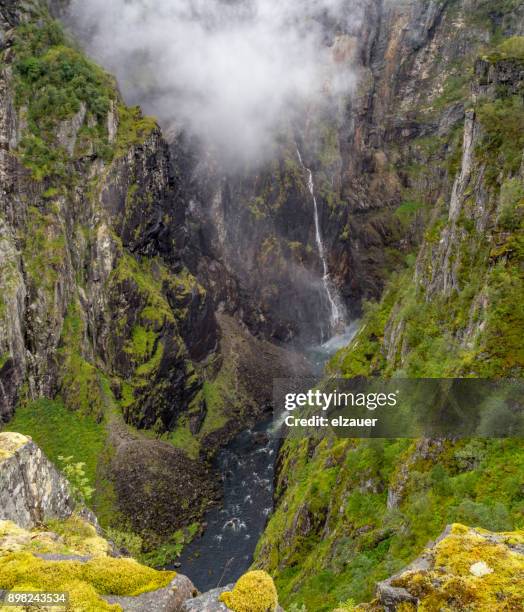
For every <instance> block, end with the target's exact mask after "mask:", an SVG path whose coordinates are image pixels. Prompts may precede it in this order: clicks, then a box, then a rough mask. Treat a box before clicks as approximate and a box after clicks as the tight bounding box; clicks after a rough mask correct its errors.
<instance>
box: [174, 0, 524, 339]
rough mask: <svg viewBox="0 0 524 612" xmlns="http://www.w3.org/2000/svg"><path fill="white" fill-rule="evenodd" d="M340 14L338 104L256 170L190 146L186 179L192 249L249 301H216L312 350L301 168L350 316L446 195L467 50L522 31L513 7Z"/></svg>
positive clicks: (461, 112) (286, 134)
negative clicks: (211, 260)
mask: <svg viewBox="0 0 524 612" xmlns="http://www.w3.org/2000/svg"><path fill="white" fill-rule="evenodd" d="M351 8H352V12H353V13H354V14H355V16H356V19H355V22H356V23H357V25H354V26H348V25H346V24H344V23H342V22H340V23H332V24H327V25H326V44H327V45H329V46H330V49H331V50H332V54H333V56H334V58H335V61H336V62H338V63H340V64H341V65H343V66H344V70H346V71H347V73H348V74H353V75H355V78H356V83H357V85H356V91H355V92H354V93H353V94H352V95H350V96H349V97H348V99H347V100H345V101H344V105H343V108H340V107H337V104H336V103H335V101H334V100H333V101H332V105H331V107H330V102H329V101H328V102H327V103H326V109H325V110H324V111H323V112H321V111H320V110H319V109H313V110H312V111H311V113H310V115H309V116H306V117H304V119H303V120H302V121H298V122H295V124H294V125H293V126H292V127H291V126H289V127H288V129H287V131H286V130H283V132H282V133H281V134H280V138H279V146H278V148H277V150H276V152H275V155H274V159H273V160H272V161H271V162H269V163H267V164H265V165H263V166H262V167H261V168H257V170H256V172H250V171H243V172H242V171H237V172H236V173H231V172H227V170H226V169H223V168H221V166H220V162H219V161H217V160H215V159H213V158H212V157H210V156H209V154H208V152H207V151H201V150H198V148H197V151H196V152H195V151H193V155H194V163H193V164H191V163H189V164H188V165H187V166H186V169H185V173H184V174H185V177H186V179H189V182H188V186H187V193H188V194H189V198H190V201H191V211H192V215H194V216H195V218H196V219H197V220H198V223H197V226H198V229H199V236H200V238H202V239H203V247H202V248H203V250H204V251H207V252H210V253H213V254H214V255H213V256H214V257H215V258H216V259H218V260H220V261H221V262H222V263H223V264H224V265H225V267H226V268H227V269H228V270H229V271H230V273H231V275H232V276H234V277H235V278H236V279H237V281H238V283H239V286H240V294H241V296H244V297H245V296H247V298H246V299H244V300H242V297H241V299H240V301H238V300H237V301H236V302H235V301H229V302H228V301H227V299H225V294H224V291H222V301H223V303H224V306H225V307H226V308H233V309H236V310H237V312H239V311H240V312H241V314H242V316H243V318H244V320H246V321H247V322H248V324H249V325H250V326H251V328H252V329H255V330H257V331H260V332H261V333H264V334H265V335H266V336H269V337H274V338H277V339H280V340H282V339H290V338H295V337H297V336H298V337H299V339H301V340H302V341H303V342H305V343H307V342H312V341H318V339H319V337H320V336H321V332H322V330H321V326H322V324H323V322H325V320H326V319H328V316H329V303H328V302H327V300H326V298H325V292H324V291H323V288H322V283H321V277H322V274H323V271H322V265H321V261H320V258H319V253H318V249H317V245H316V238H315V222H314V209H313V202H312V198H311V194H310V192H309V188H308V175H307V171H306V168H305V167H304V165H305V166H307V167H308V168H310V169H311V170H312V173H313V180H314V185H315V195H316V198H317V203H318V209H319V218H320V226H321V229H322V234H323V238H324V242H325V250H326V252H327V259H328V267H329V271H330V273H331V276H332V278H333V280H334V282H335V284H336V285H337V288H338V290H339V293H340V294H341V295H342V297H343V300H344V302H345V304H346V305H347V308H348V310H349V311H350V314H351V315H353V316H357V315H360V313H361V304H362V300H367V299H377V298H378V297H380V295H381V294H382V291H383V289H384V286H385V283H386V280H387V279H388V278H389V275H390V274H391V272H392V271H393V270H396V269H398V268H399V267H400V266H402V264H403V262H404V260H405V258H406V256H408V255H409V254H410V253H413V251H414V249H415V247H416V246H417V245H418V244H420V241H421V239H422V233H423V228H424V225H425V223H426V222H427V219H428V215H430V214H431V211H432V210H433V207H434V205H435V203H436V202H438V201H439V200H440V199H444V200H447V199H449V198H450V197H451V187H452V185H453V179H454V174H455V171H456V168H455V167H454V166H453V163H454V162H453V160H454V158H453V155H455V156H458V155H459V154H460V148H461V145H462V130H463V126H464V117H465V111H466V104H467V93H468V87H469V82H470V77H471V70H472V69H473V65H474V60H475V58H476V56H477V53H478V52H479V50H480V49H481V48H482V47H483V46H484V45H486V44H489V41H490V39H491V37H492V35H493V32H494V31H495V30H496V31H497V34H496V35H497V36H499V35H501V36H510V35H512V34H517V35H518V34H519V33H520V32H521V30H522V7H520V5H519V3H518V2H514V3H511V2H510V3H508V4H507V5H504V7H500V8H497V7H495V8H491V7H490V6H489V5H488V3H485V2H482V1H480V0H479V1H464V2H459V1H444V0H443V1H435V2H419V1H418V0H417V1H415V0H414V1H408V2H402V3H400V2H386V1H382V0H363V1H359V2H353V3H352V5H351ZM327 97H328V96H327ZM189 148H190V149H191V147H189ZM297 148H298V149H299V150H300V153H301V156H302V158H303V160H304V165H302V164H301V163H300V161H299V158H298V154H297ZM187 159H191V155H189V156H188V157H187ZM446 160H449V164H448V162H447V161H446ZM314 313H321V316H320V317H318V316H317V317H316V316H314Z"/></svg>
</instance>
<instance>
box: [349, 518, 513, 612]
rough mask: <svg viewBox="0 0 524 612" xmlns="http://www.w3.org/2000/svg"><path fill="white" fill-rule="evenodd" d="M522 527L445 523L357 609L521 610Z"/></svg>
mask: <svg viewBox="0 0 524 612" xmlns="http://www.w3.org/2000/svg"><path fill="white" fill-rule="evenodd" d="M523 580H524V531H522V530H520V531H515V532H511V533H491V532H489V531H486V530H484V529H472V528H470V527H465V526H464V525H459V524H455V525H450V526H448V527H447V528H446V530H445V531H444V533H443V534H442V535H441V536H440V537H439V538H438V539H437V540H436V542H435V543H433V544H431V545H430V546H429V547H428V548H427V549H426V550H425V551H424V553H423V554H422V555H421V556H420V557H419V558H418V559H416V560H415V561H414V562H413V563H411V565H409V566H408V567H407V568H406V569H405V570H403V571H402V572H400V573H399V574H397V575H395V576H393V577H391V578H389V579H388V580H385V581H384V582H381V583H379V584H378V586H377V592H376V594H377V598H376V600H375V601H374V602H373V603H371V604H362V605H361V606H359V607H358V609H360V610H370V611H371V610H372V611H373V612H379V611H385V612H394V611H397V610H402V611H403V612H408V611H409V610H417V609H424V610H521V609H522V607H521V606H522V600H523V596H524V589H523V586H522V585H523Z"/></svg>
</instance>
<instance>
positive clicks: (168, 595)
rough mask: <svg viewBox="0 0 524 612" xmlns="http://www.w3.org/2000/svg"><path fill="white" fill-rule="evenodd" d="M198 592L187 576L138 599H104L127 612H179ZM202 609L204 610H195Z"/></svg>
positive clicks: (179, 576) (177, 577)
mask: <svg viewBox="0 0 524 612" xmlns="http://www.w3.org/2000/svg"><path fill="white" fill-rule="evenodd" d="M197 593H198V591H197V590H196V588H195V586H194V584H193V583H192V582H191V580H189V578H187V577H186V576H182V575H177V576H176V577H175V578H174V579H173V580H172V581H171V582H170V583H169V585H168V586H167V587H166V588H165V589H158V590H156V591H152V592H151V593H144V594H143V595H139V596H138V597H104V599H105V600H106V601H107V602H108V603H110V604H117V605H119V606H120V607H121V608H122V610H124V611H125V612H151V611H152V610H154V611H155V612H179V611H181V610H184V609H185V608H184V607H183V605H184V602H185V601H186V600H188V599H189V600H191V598H193V597H194V596H195V595H196V594H197ZM195 609H202V608H195Z"/></svg>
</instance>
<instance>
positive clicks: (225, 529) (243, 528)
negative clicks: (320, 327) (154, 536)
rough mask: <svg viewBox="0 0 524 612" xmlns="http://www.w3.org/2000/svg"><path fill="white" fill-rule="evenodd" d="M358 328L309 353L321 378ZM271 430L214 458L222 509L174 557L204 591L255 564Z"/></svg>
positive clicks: (271, 467) (266, 505)
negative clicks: (220, 488) (254, 556)
mask: <svg viewBox="0 0 524 612" xmlns="http://www.w3.org/2000/svg"><path fill="white" fill-rule="evenodd" d="M357 330H358V325H357V324H356V323H354V324H352V325H350V326H348V327H347V328H346V329H345V331H344V333H343V334H340V335H339V336H335V337H334V338H331V340H329V341H328V342H326V343H324V344H322V345H320V346H317V347H314V348H312V349H311V350H310V351H308V356H309V357H310V359H311V361H312V362H313V363H314V366H315V371H316V373H317V374H318V375H319V376H320V374H321V373H322V369H323V367H324V365H325V363H326V361H327V360H328V359H329V357H330V356H331V355H332V354H333V353H335V352H336V351H337V350H338V349H340V348H342V347H343V346H346V345H347V344H349V342H350V341H351V340H352V338H353V337H354V335H355V333H356V332H357ZM271 427H272V422H268V423H263V424H260V425H259V426H258V427H256V428H255V429H253V430H248V431H245V432H243V433H242V434H240V435H239V436H238V437H237V438H236V439H235V440H234V441H233V442H232V443H231V444H229V445H228V446H227V447H226V448H225V449H223V450H222V451H220V452H219V453H218V455H217V458H216V459H215V462H214V467H215V469H216V470H217V472H218V473H220V474H221V475H222V478H223V486H224V496H223V505H222V506H221V507H213V508H211V509H210V510H209V511H208V512H207V513H206V516H205V519H204V520H205V522H206V523H207V528H206V530H205V532H204V533H203V535H202V536H201V537H199V538H197V539H195V540H194V541H193V542H192V543H191V544H189V545H188V546H186V547H185V549H184V551H183V553H182V556H181V557H180V559H178V562H179V563H180V568H179V571H180V572H181V573H182V574H185V575H187V576H189V577H190V578H191V580H192V581H193V583H194V584H195V586H196V587H197V588H198V589H199V590H200V591H202V592H206V591H209V590H211V589H214V588H215V587H218V586H223V585H226V584H229V583H232V582H235V581H236V580H238V578H240V576H242V574H244V573H245V572H246V571H247V570H248V569H249V567H250V565H251V564H252V562H253V554H254V552H255V547H256V545H257V542H258V540H259V538H260V536H261V535H262V532H263V531H264V528H265V526H266V524H267V521H268V519H269V517H270V516H271V513H272V511H273V485H274V475H275V474H274V471H275V462H276V458H277V453H278V448H279V443H280V441H279V440H278V439H277V438H276V437H273V436H272V435H271Z"/></svg>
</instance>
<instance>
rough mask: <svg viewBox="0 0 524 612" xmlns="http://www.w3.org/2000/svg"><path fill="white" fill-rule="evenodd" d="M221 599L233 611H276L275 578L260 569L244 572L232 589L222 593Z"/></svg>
mask: <svg viewBox="0 0 524 612" xmlns="http://www.w3.org/2000/svg"><path fill="white" fill-rule="evenodd" d="M220 600H221V601H223V602H224V603H225V604H226V606H227V607H228V608H229V609H230V610H233V612H275V610H276V608H277V605H278V595H277V590H276V588H275V584H274V582H273V579H272V578H271V576H270V575H269V574H267V573H266V572H263V571H260V570H255V571H252V572H248V573H247V574H244V576H242V578H240V579H239V581H238V582H237V583H236V584H235V586H234V588H233V590H232V591H226V592H225V593H222V595H221V596H220Z"/></svg>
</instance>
